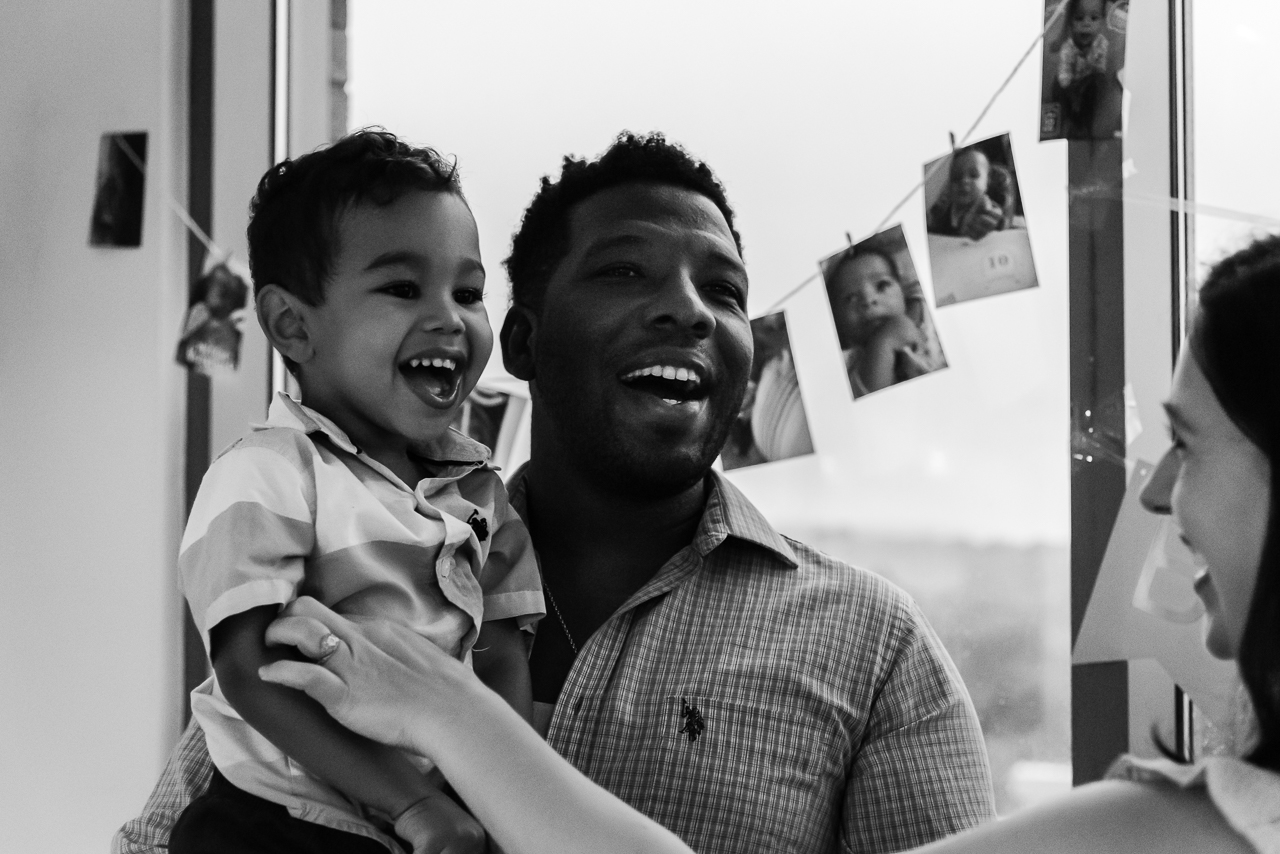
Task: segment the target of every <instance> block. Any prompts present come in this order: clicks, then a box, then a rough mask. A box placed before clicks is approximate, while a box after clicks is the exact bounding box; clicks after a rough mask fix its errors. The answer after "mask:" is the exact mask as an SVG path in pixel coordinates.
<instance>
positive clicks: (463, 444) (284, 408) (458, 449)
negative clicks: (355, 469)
mask: <svg viewBox="0 0 1280 854" xmlns="http://www.w3.org/2000/svg"><path fill="white" fill-rule="evenodd" d="M266 426H267V427H291V428H293V429H294V430H301V431H302V432H303V433H307V434H311V433H320V434H322V435H324V436H325V437H326V438H328V439H329V441H330V442H332V443H333V444H334V445H335V446H337V447H338V448H341V449H342V450H344V451H346V452H347V453H349V454H357V455H358V454H360V449H359V448H357V447H356V446H355V443H353V442H352V441H351V439H350V438H349V437H348V436H347V434H346V433H345V432H344V431H343V429H342V428H341V427H339V426H338V425H337V424H334V423H333V422H332V421H331V420H329V419H328V418H326V417H325V416H323V415H321V414H320V413H319V412H316V411H315V410H314V409H312V408H311V407H309V406H304V405H303V404H302V403H300V402H299V401H296V400H294V399H293V398H292V397H290V396H289V395H287V394H285V393H284V392H278V393H277V394H276V398H275V400H273V401H271V407H270V409H268V410H267V423H266ZM420 455H421V456H422V457H424V458H426V459H428V460H430V461H431V462H437V463H457V464H461V465H467V466H475V465H478V464H483V463H486V462H488V460H489V449H488V448H486V447H485V446H484V445H482V444H481V443H479V442H477V441H476V440H475V439H472V438H471V437H469V436H466V435H464V434H463V433H461V432H459V431H457V430H455V429H453V428H452V427H450V428H449V429H448V430H446V431H445V433H444V435H442V436H441V437H440V438H439V439H438V440H437V441H436V442H434V443H433V444H432V445H431V446H430V447H424V448H421V449H420Z"/></svg>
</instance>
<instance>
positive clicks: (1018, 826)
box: [917, 780, 1256, 854]
mask: <svg viewBox="0 0 1280 854" xmlns="http://www.w3.org/2000/svg"><path fill="white" fill-rule="evenodd" d="M1032 851H1053V852H1055V854H1086V852H1088V854H1144V852H1160V854H1193V852H1194V854H1198V852H1205V851H1213V852H1215V854H1218V853H1219V852H1221V854H1256V852H1254V849H1253V848H1252V846H1250V845H1249V843H1248V842H1246V841H1245V840H1244V838H1243V837H1241V836H1240V835H1239V834H1238V833H1236V832H1235V831H1234V830H1233V829H1232V828H1231V826H1230V825H1228V824H1227V822H1226V820H1225V819H1224V818H1223V817H1222V814H1221V813H1220V812H1218V809H1217V807H1215V806H1214V805H1213V803H1212V801H1210V800H1209V796H1208V794H1207V793H1206V792H1205V791H1204V790H1203V789H1180V788H1177V787H1176V786H1172V785H1160V784H1147V783H1134V782H1129V781H1124V780H1108V781H1106V782H1102V783H1091V784H1089V785H1086V786H1081V787H1080V788H1078V789H1075V790H1073V791H1072V792H1071V794H1069V795H1067V796H1066V797H1063V798H1059V799H1057V800H1054V801H1052V802H1049V803H1046V804H1043V805H1040V806H1036V807H1032V808H1029V809H1026V810H1023V811H1021V812H1018V813H1015V814H1013V815H1012V816H1009V817H1008V818H1005V819H1001V820H999V821H996V822H992V823H990V824H987V825H983V826H982V827H978V828H975V829H973V830H971V831H967V832H965V833H961V834H959V835H957V836H953V837H951V838H949V839H944V840H942V841H940V842H936V843H934V844H932V845H928V846H925V847H924V848H921V849H918V850H917V854H977V852H983V854H1015V852H1032Z"/></svg>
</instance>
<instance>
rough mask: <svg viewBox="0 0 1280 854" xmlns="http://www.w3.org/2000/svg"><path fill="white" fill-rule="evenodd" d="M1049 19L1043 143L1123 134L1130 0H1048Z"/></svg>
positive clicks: (1042, 107) (1042, 91)
mask: <svg viewBox="0 0 1280 854" xmlns="http://www.w3.org/2000/svg"><path fill="white" fill-rule="evenodd" d="M1060 6H1061V7H1064V8H1063V10H1062V12H1061V13H1060V14H1058V16H1057V17H1056V18H1054V14H1055V13H1056V12H1057V11H1058V8H1059V7H1060ZM1044 16H1045V17H1044V19H1045V24H1046V25H1047V26H1048V29H1047V30H1046V31H1045V34H1044V74H1043V77H1042V83H1041V86H1040V139H1041V140H1042V141H1043V140H1047V139H1115V138H1116V137H1118V136H1120V129H1121V118H1120V106H1121V101H1122V96H1123V94H1124V87H1123V85H1122V84H1121V82H1120V72H1121V70H1122V69H1123V68H1124V44H1125V31H1126V30H1127V29H1128V19H1129V0H1045V10H1044ZM1050 21H1052V24H1050Z"/></svg>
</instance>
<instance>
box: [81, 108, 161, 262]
mask: <svg viewBox="0 0 1280 854" xmlns="http://www.w3.org/2000/svg"><path fill="white" fill-rule="evenodd" d="M146 165H147V135H146V134H145V133H104V134H103V135H102V139H101V140H99V142H98V177H97V188H96V189H95V191H94V194H93V215H92V217H91V219H90V221H89V245H90V246H141V245H142V195H143V189H144V185H145V178H146Z"/></svg>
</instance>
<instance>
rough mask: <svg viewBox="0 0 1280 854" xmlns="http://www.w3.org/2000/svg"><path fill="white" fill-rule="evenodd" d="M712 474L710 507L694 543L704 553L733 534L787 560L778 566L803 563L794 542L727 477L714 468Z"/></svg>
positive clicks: (789, 566)
mask: <svg viewBox="0 0 1280 854" xmlns="http://www.w3.org/2000/svg"><path fill="white" fill-rule="evenodd" d="M710 478H711V493H710V495H708V496H707V508H706V510H704V511H703V513H702V522H700V523H699V525H698V531H697V533H696V534H694V536H693V546H694V548H695V549H697V550H698V552H699V553H700V554H702V555H703V556H704V557H705V556H706V555H707V554H708V553H710V552H711V550H712V549H714V548H715V547H716V546H718V545H720V544H721V543H723V542H724V541H725V540H726V539H728V538H729V537H734V538H736V539H739V540H743V541H745V542H748V543H752V544H754V545H757V546H759V547H761V548H763V549H767V550H768V551H771V552H773V553H774V554H775V555H776V556H777V557H778V558H779V559H780V560H781V561H782V563H784V564H786V566H785V567H782V566H779V567H778V568H779V569H783V568H786V569H795V568H796V567H798V566H799V565H800V560H799V559H798V558H797V557H796V553H795V551H793V550H792V548H791V544H790V543H788V542H787V540H786V538H785V537H783V536H782V535H781V534H779V533H778V532H777V531H775V530H774V529H773V526H772V525H770V524H769V521H768V520H767V519H765V518H764V515H763V514H762V513H761V512H760V511H759V510H757V509H756V506H755V505H754V504H752V503H751V502H750V501H749V500H748V499H747V497H746V496H745V495H743V494H742V492H741V491H739V489H738V488H737V487H736V486H734V485H733V484H732V483H731V482H730V481H729V479H728V478H727V477H725V476H724V475H723V474H722V473H720V472H718V471H714V470H713V471H712V472H711V474H710Z"/></svg>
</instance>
